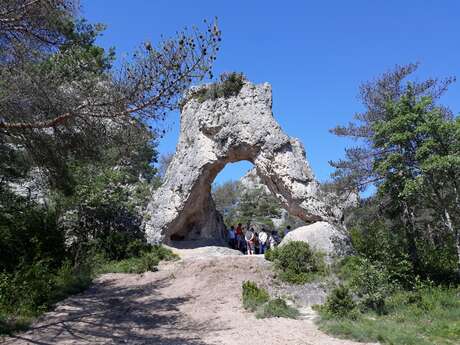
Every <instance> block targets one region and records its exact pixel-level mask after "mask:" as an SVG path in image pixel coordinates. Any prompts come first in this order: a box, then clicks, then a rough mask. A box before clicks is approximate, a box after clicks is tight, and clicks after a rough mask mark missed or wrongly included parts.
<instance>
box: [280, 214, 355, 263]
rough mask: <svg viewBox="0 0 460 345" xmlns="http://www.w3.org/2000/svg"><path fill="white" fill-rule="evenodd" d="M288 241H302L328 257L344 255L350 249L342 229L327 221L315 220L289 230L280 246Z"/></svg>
mask: <svg viewBox="0 0 460 345" xmlns="http://www.w3.org/2000/svg"><path fill="white" fill-rule="evenodd" d="M290 241H302V242H306V243H308V244H309V245H310V247H312V248H314V249H316V250H318V251H321V252H323V253H325V254H326V255H327V256H328V257H329V258H332V257H336V256H344V255H346V254H347V253H348V252H349V251H350V243H349V240H348V237H347V236H346V235H345V233H344V231H343V230H342V229H340V228H339V227H338V226H334V225H332V224H330V223H327V222H316V223H313V224H310V225H306V226H302V227H300V228H297V229H294V230H292V231H291V232H289V233H288V234H287V235H286V236H285V237H284V238H283V240H282V241H281V244H280V245H281V246H283V245H285V244H286V243H288V242H290Z"/></svg>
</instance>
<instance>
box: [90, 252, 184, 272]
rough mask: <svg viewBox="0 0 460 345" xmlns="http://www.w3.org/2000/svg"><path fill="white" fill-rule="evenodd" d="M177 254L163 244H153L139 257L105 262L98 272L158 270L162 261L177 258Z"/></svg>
mask: <svg viewBox="0 0 460 345" xmlns="http://www.w3.org/2000/svg"><path fill="white" fill-rule="evenodd" d="M176 258H177V255H176V254H174V253H173V252H172V251H171V250H169V249H167V248H165V247H163V246H161V245H155V246H151V247H150V250H148V251H144V252H142V253H141V255H140V256H138V257H131V258H128V259H123V260H119V261H116V260H114V261H109V262H106V263H105V264H103V265H102V266H101V267H100V268H99V269H98V273H137V274H139V273H144V272H148V271H151V272H153V271H156V270H157V269H158V268H157V266H158V264H159V263H160V261H162V260H165V261H169V260H175V259H176Z"/></svg>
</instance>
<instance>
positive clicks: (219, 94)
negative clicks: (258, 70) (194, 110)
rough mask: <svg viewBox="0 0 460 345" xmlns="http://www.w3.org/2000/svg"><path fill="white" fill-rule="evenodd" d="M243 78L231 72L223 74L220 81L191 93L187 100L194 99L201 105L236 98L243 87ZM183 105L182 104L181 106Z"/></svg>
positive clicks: (241, 74)
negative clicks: (211, 101) (206, 102)
mask: <svg viewBox="0 0 460 345" xmlns="http://www.w3.org/2000/svg"><path fill="white" fill-rule="evenodd" d="M244 80H245V77H244V75H243V73H237V72H231V73H223V74H222V75H221V76H220V81H219V82H217V83H213V84H211V85H207V86H206V87H200V88H198V89H197V90H195V91H193V92H192V93H191V94H190V96H189V99H196V100H197V101H198V102H200V103H203V102H204V101H206V100H209V99H210V100H215V99H217V98H229V97H232V96H236V95H238V94H239V93H240V91H241V88H242V87H243V85H244ZM184 104H185V103H183V104H182V106H183V105H184Z"/></svg>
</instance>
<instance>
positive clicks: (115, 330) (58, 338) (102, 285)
mask: <svg viewBox="0 0 460 345" xmlns="http://www.w3.org/2000/svg"><path fill="white" fill-rule="evenodd" d="M169 280H170V278H164V279H161V280H156V281H153V282H150V283H147V284H143V285H134V286H129V287H118V286H117V285H116V280H108V281H107V280H106V281H103V282H99V283H95V284H94V285H93V286H92V287H90V288H89V289H88V290H86V291H85V292H84V293H82V294H80V295H76V296H73V297H71V298H69V299H67V300H66V301H64V302H63V303H61V304H60V305H58V306H57V308H56V309H55V310H54V311H53V312H50V313H47V314H45V315H44V316H43V317H42V320H44V321H39V322H38V323H36V324H35V325H34V326H33V327H32V328H31V329H29V331H28V332H26V333H23V334H19V335H16V336H13V337H11V338H8V339H7V340H6V341H5V342H4V344H40V345H45V344H46V345H48V344H164V345H176V344H177V345H201V344H205V343H204V342H203V341H202V340H200V339H201V338H202V335H203V334H205V333H209V332H210V330H211V331H212V330H213V328H214V329H215V330H219V329H221V328H219V327H215V326H213V325H209V323H206V324H200V323H197V322H194V321H193V320H190V319H189V318H187V317H186V316H184V315H183V314H182V313H181V312H180V310H179V307H180V305H182V304H184V303H187V302H188V301H189V300H190V299H191V298H192V297H191V296H186V297H178V298H164V297H162V296H161V293H160V291H159V290H160V289H162V288H165V287H167V286H168V285H169Z"/></svg>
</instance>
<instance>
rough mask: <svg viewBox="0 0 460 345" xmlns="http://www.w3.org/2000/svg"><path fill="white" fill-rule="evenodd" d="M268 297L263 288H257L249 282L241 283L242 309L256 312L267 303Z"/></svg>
mask: <svg viewBox="0 0 460 345" xmlns="http://www.w3.org/2000/svg"><path fill="white" fill-rule="evenodd" d="M269 299H270V295H269V294H268V292H267V290H265V289H264V288H259V287H258V286H257V285H256V283H254V282H251V281H245V282H243V307H244V309H247V310H250V311H256V310H257V309H258V308H259V307H260V306H262V305H263V304H264V303H267V302H268V301H269Z"/></svg>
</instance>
